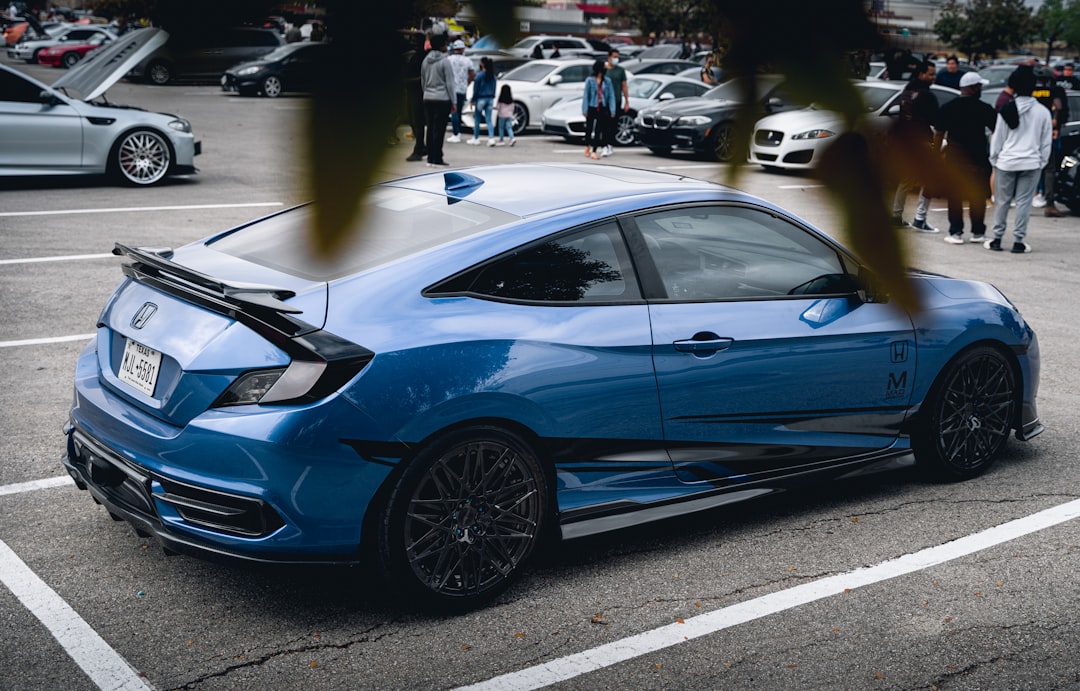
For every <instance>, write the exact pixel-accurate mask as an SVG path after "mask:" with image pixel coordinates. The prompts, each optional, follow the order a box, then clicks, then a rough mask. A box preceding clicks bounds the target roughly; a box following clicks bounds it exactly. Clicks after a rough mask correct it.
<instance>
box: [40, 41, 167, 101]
mask: <svg viewBox="0 0 1080 691" xmlns="http://www.w3.org/2000/svg"><path fill="white" fill-rule="evenodd" d="M167 40H169V34H168V33H167V32H165V31H163V30H162V29H154V28H146V29H136V30H134V31H132V32H130V33H127V34H124V35H123V36H121V37H120V38H118V39H116V40H115V41H112V42H111V43H109V44H107V45H105V46H102V47H101V48H98V49H97V50H95V51H93V52H92V53H89V54H87V56H86V58H85V59H83V60H80V61H79V63H78V64H77V65H75V67H73V68H71V69H70V70H69V71H68V72H67V73H66V74H65V75H64V76H62V77H60V78H59V79H57V80H56V81H55V82H53V83H52V87H53V88H54V89H72V90H74V91H77V92H78V93H79V94H80V97H81V98H82V99H83V100H84V101H92V100H94V99H95V98H97V97H98V96H101V95H102V94H103V93H105V92H106V91H107V90H108V89H109V87H110V86H112V85H113V84H115V83H116V82H118V81H120V78H121V77H123V76H124V75H125V74H127V73H128V72H130V71H131V69H132V68H133V67H135V65H137V64H139V62H140V61H141V60H143V59H144V58H145V57H147V56H148V55H150V53H152V52H154V51H155V50H157V49H158V48H159V47H161V46H162V45H163V44H164V43H165V41H167Z"/></svg>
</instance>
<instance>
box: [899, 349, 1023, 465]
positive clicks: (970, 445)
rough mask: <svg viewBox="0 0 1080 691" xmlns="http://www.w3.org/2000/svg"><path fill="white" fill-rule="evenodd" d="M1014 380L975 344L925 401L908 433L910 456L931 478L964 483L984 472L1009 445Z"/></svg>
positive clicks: (992, 352) (991, 352)
mask: <svg viewBox="0 0 1080 691" xmlns="http://www.w3.org/2000/svg"><path fill="white" fill-rule="evenodd" d="M1017 394H1018V391H1017V377H1016V372H1015V371H1014V370H1013V367H1012V363H1011V362H1009V360H1008V358H1007V357H1006V356H1005V355H1004V354H1002V353H1001V352H1000V351H999V350H997V349H995V348H991V347H989V346H976V347H974V348H971V349H969V350H966V351H964V352H962V353H960V354H959V355H958V356H957V357H956V358H954V359H953V361H952V362H950V363H949V364H948V365H947V366H946V367H945V369H944V370H942V372H941V374H940V375H938V378H937V381H935V382H934V386H933V388H932V389H931V390H930V394H929V395H928V396H927V397H926V400H925V401H924V402H923V405H922V407H921V409H920V411H919V421H918V424H917V427H916V428H915V430H914V431H913V432H912V444H913V447H914V449H915V458H916V460H917V462H918V463H919V465H920V466H922V468H923V469H924V470H926V471H927V472H928V473H929V474H931V475H932V476H934V477H936V478H938V479H942V480H948V481H956V480H967V479H969V478H973V477H976V476H978V475H981V474H982V473H984V472H986V470H987V469H989V468H990V466H991V465H993V463H994V460H995V459H996V458H997V455H998V454H999V453H1000V452H1001V449H1002V447H1004V446H1005V442H1006V441H1008V438H1009V432H1010V430H1011V429H1012V427H1013V421H1014V419H1015V417H1016V406H1017Z"/></svg>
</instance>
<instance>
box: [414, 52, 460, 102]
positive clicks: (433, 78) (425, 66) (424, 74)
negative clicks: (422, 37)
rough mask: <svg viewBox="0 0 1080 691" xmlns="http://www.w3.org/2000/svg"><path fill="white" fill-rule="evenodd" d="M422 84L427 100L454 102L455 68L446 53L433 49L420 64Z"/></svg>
mask: <svg viewBox="0 0 1080 691" xmlns="http://www.w3.org/2000/svg"><path fill="white" fill-rule="evenodd" d="M420 86H421V87H422V88H423V89H424V100H425V101H446V102H447V103H454V68H453V67H452V66H451V65H450V61H449V60H447V59H446V53H444V52H442V51H441V50H433V51H431V52H429V53H428V54H427V57H425V58H424V62H423V63H421V64H420Z"/></svg>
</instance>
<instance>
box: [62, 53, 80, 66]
mask: <svg viewBox="0 0 1080 691" xmlns="http://www.w3.org/2000/svg"><path fill="white" fill-rule="evenodd" d="M80 58H82V56H81V55H79V54H78V53H64V57H62V58H60V62H61V63H62V64H63V65H64V67H67V68H68V69H71V68H72V67H74V66H75V63H77V62H78V61H79V59H80Z"/></svg>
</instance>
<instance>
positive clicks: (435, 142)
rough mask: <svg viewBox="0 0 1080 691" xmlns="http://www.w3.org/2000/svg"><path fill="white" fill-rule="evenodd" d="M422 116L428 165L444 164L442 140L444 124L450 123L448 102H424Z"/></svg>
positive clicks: (444, 131)
mask: <svg viewBox="0 0 1080 691" xmlns="http://www.w3.org/2000/svg"><path fill="white" fill-rule="evenodd" d="M424 115H425V117H426V118H427V119H426V124H427V160H428V163H445V161H443V140H444V139H445V138H446V124H447V123H448V122H450V101H427V100H425V101H424Z"/></svg>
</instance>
